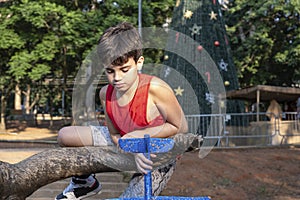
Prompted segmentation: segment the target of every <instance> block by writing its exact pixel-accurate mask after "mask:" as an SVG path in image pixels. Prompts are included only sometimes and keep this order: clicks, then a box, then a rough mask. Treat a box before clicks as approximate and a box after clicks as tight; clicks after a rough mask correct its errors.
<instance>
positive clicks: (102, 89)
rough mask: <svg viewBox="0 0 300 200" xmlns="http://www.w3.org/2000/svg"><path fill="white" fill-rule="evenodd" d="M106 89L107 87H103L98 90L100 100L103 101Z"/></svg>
mask: <svg viewBox="0 0 300 200" xmlns="http://www.w3.org/2000/svg"><path fill="white" fill-rule="evenodd" d="M107 88H108V85H105V86H103V87H102V88H101V89H100V92H99V96H100V99H101V100H105V98H106V91H107Z"/></svg>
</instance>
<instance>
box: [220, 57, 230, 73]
mask: <svg viewBox="0 0 300 200" xmlns="http://www.w3.org/2000/svg"><path fill="white" fill-rule="evenodd" d="M227 66H228V63H225V62H224V60H223V59H221V61H220V62H219V67H220V69H221V70H223V71H227Z"/></svg>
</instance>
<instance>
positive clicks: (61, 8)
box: [0, 0, 173, 106]
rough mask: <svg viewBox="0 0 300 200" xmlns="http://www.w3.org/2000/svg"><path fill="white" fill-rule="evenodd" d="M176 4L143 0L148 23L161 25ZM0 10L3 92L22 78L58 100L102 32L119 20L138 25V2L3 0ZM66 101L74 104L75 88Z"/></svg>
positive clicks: (23, 83)
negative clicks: (72, 94)
mask: <svg viewBox="0 0 300 200" xmlns="http://www.w3.org/2000/svg"><path fill="white" fill-rule="evenodd" d="M172 4H173V1H172V0H165V1H163V2H162V1H159V0H153V1H144V2H143V12H142V14H143V26H153V25H158V26H161V25H162V24H163V23H164V19H165V18H166V17H167V16H168V17H170V15H171V12H172V10H169V9H170V7H172ZM0 13H1V15H0V56H1V58H2V59H1V60H0V72H1V75H0V89H1V93H2V94H4V93H10V92H11V91H8V90H5V88H7V86H8V85H12V88H14V87H13V85H15V84H17V83H19V84H20V88H21V89H22V90H26V87H27V84H30V85H31V86H32V87H31V88H32V90H33V91H34V92H36V93H40V94H41V95H42V96H41V98H43V99H45V98H46V99H49V100H55V101H56V102H57V103H59V101H58V99H61V98H62V97H61V90H65V91H68V90H70V89H71V88H72V87H73V86H72V82H73V81H74V77H75V76H76V73H77V70H78V69H79V67H80V65H81V63H82V61H83V60H84V58H85V57H86V56H87V55H88V53H89V52H90V51H91V49H92V47H93V46H94V45H96V44H97V40H98V39H99V36H100V34H101V33H102V32H103V31H104V30H105V29H106V28H108V27H110V26H112V25H114V24H116V23H119V22H120V21H129V22H131V23H133V24H135V25H137V22H138V1H137V0H129V1H122V0H115V1H113V0H106V1H95V0H90V1H89V0H83V1H78V0H75V1H71V0H66V1H58V0H50V1H44V0H36V1H33V0H20V1H2V2H0ZM157 16H159V17H157ZM150 55H151V56H152V57H153V58H151V59H150V60H157V59H156V58H155V56H156V55H155V54H154V53H152V54H151V52H150ZM46 83H47V85H45V84H46ZM45 89H46V90H47V92H43V91H45ZM50 91H51V92H50ZM33 96H35V94H33ZM66 101H67V102H68V103H67V105H68V106H70V102H71V95H70V93H69V95H68V96H67V97H66Z"/></svg>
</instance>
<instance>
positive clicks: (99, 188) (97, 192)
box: [78, 184, 102, 200]
mask: <svg viewBox="0 0 300 200" xmlns="http://www.w3.org/2000/svg"><path fill="white" fill-rule="evenodd" d="M101 189H102V185H100V184H99V186H98V187H97V188H96V189H95V190H93V191H92V192H90V193H89V194H87V195H85V196H82V197H79V198H78V199H79V200H81V199H86V198H88V197H91V196H94V195H96V194H100V193H101Z"/></svg>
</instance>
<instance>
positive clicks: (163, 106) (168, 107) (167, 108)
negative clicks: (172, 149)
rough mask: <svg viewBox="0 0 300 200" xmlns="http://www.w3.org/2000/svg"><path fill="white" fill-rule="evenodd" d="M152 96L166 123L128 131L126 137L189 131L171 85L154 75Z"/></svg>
mask: <svg viewBox="0 0 300 200" xmlns="http://www.w3.org/2000/svg"><path fill="white" fill-rule="evenodd" d="M149 95H150V98H151V99H152V101H153V102H154V105H155V107H156V108H157V109H158V111H159V112H160V113H161V114H162V116H163V118H164V120H165V123H164V124H163V125H160V126H156V127H149V128H145V129H141V130H136V131H133V132H131V133H127V134H126V135H125V137H139V138H141V137H144V135H145V134H149V135H150V137H158V138H166V137H170V136H173V135H175V134H177V133H186V132H188V125H187V121H186V119H185V115H184V113H183V110H182V108H181V106H180V104H179V102H178V101H177V98H176V96H175V94H174V92H173V90H172V89H171V88H170V86H169V85H168V84H167V83H165V82H164V81H162V80H161V79H159V78H156V77H154V78H153V79H152V81H151V86H150V94H149ZM123 137H124V136H123Z"/></svg>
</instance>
